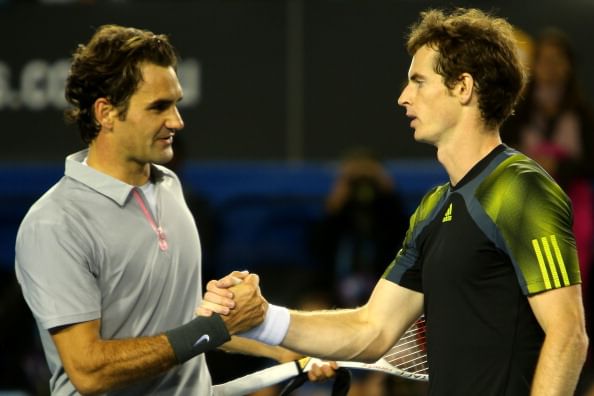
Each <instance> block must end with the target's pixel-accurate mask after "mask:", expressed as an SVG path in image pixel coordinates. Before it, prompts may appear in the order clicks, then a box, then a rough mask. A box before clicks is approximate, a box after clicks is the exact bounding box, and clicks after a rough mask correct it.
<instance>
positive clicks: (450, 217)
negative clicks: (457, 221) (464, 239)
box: [441, 204, 452, 223]
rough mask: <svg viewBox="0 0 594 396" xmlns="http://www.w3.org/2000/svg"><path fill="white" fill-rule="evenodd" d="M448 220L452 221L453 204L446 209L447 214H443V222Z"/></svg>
mask: <svg viewBox="0 0 594 396" xmlns="http://www.w3.org/2000/svg"><path fill="white" fill-rule="evenodd" d="M446 221H452V204H450V206H448V210H446V212H445V215H443V219H441V222H442V223H445V222H446Z"/></svg>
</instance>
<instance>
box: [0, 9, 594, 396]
mask: <svg viewBox="0 0 594 396" xmlns="http://www.w3.org/2000/svg"><path fill="white" fill-rule="evenodd" d="M13 1H14V0H13ZM125 1H126V0H111V1H107V0H106V1H104V2H114V3H116V2H125ZM9 2H10V1H9V0H3V1H2V0H0V4H2V3H9ZM31 2H33V1H32V0H31ZM37 2H40V3H48V4H49V3H87V4H92V3H99V2H101V1H100V0H97V1H93V0H37ZM518 39H519V42H520V44H521V45H520V48H521V50H522V51H523V52H524V58H525V60H526V62H527V65H528V66H529V68H530V70H531V79H530V83H529V85H528V87H527V89H526V91H525V93H524V97H523V101H522V103H521V104H520V105H519V106H518V108H517V109H516V111H515V114H514V116H513V117H511V118H510V119H509V120H508V122H506V124H505V125H504V126H503V128H502V136H503V139H504V142H506V143H507V144H508V145H510V146H512V147H515V148H517V149H518V150H520V151H522V152H524V153H526V154H527V155H529V156H531V157H532V158H534V159H536V160H537V161H538V162H539V163H540V164H541V165H542V166H543V167H544V168H545V169H546V170H547V171H548V172H549V173H550V174H551V175H552V176H553V177H554V178H555V179H556V180H557V181H558V182H559V183H560V184H561V185H562V186H563V187H564V189H565V191H566V192H567V194H568V195H569V196H570V198H571V201H572V203H573V210H574V232H575V235H576V242H577V246H578V253H579V257H580V265H581V271H582V280H583V284H582V289H583V293H584V301H585V304H586V312H587V316H588V325H589V327H590V332H589V333H590V335H591V337H592V329H594V324H593V319H594V318H593V316H594V315H593V314H592V309H593V308H594V306H593V304H594V290H593V289H594V285H592V281H594V279H593V277H594V271H592V261H593V256H594V251H593V249H594V239H593V235H594V191H593V188H594V162H593V161H592V160H591V158H592V156H593V155H594V115H593V114H594V113H593V110H592V104H591V103H590V102H589V100H588V95H587V94H586V93H584V92H582V91H581V89H580V87H581V85H580V81H579V80H578V77H577V72H576V70H577V68H578V66H579V65H578V62H577V61H576V59H577V58H576V54H575V53H574V50H573V47H572V43H571V41H570V39H569V38H568V36H567V35H566V34H565V33H564V32H563V31H561V30H559V29H556V28H546V29H543V30H542V32H541V33H540V34H539V35H537V36H535V37H531V36H529V35H527V34H525V33H523V32H520V31H519V32H518ZM180 150H181V147H180ZM180 156H181V152H180ZM171 166H172V167H173V168H174V169H176V170H177V171H179V172H180V173H183V168H182V167H183V166H184V164H183V163H178V162H176V163H174V164H171ZM329 191H330V192H329V194H328V196H327V197H326V199H325V202H323V205H324V208H325V212H324V215H323V216H321V217H320V218H319V219H318V221H317V222H316V223H315V224H313V225H312V226H311V227H310V228H309V229H308V230H306V231H307V233H308V240H309V242H310V243H309V249H310V252H309V255H310V256H311V257H312V259H313V260H314V265H313V267H314V268H315V271H314V272H313V273H308V278H307V279H302V275H303V274H299V271H298V270H296V272H295V273H290V272H289V273H287V272H285V273H284V279H285V280H286V281H287V282H291V279H299V280H300V281H302V284H301V293H299V298H298V299H297V300H295V299H294V297H295V295H293V294H292V295H291V296H287V294H286V293H287V290H289V289H290V288H288V287H283V285H280V287H278V288H277V289H274V290H272V292H269V293H268V294H266V296H267V298H269V299H270V300H271V301H281V302H283V301H286V300H287V299H293V301H287V305H289V306H292V307H295V308H301V309H317V308H324V307H327V308H330V307H353V306H357V305H360V304H362V303H364V302H365V301H366V299H367V297H368V295H369V293H370V292H371V288H372V287H373V285H374V284H375V282H376V280H377V278H378V277H379V276H381V274H382V273H383V271H384V270H385V267H386V266H387V264H389V263H390V261H391V260H392V258H393V257H394V255H395V254H396V251H397V250H398V248H399V244H400V242H401V241H402V239H403V238H404V233H405V232H406V229H407V227H408V217H409V216H410V212H409V210H408V206H407V205H406V204H405V203H404V202H403V197H402V195H401V194H400V191H399V181H398V180H394V179H393V178H391V177H390V175H389V174H388V173H387V172H386V170H385V168H384V167H383V166H382V159H381V158H377V157H376V156H375V155H374V154H373V153H372V152H371V151H369V150H366V149H365V148H354V149H353V150H352V151H350V152H348V153H345V156H344V158H343V159H342V160H341V161H340V164H339V165H338V166H337V167H336V180H335V181H334V183H333V185H332V186H330V187H329ZM187 194H188V203H189V205H190V207H191V209H192V210H193V211H194V212H195V215H196V219H197V223H198V228H199V232H200V234H201V238H202V243H203V249H204V252H205V265H204V268H205V272H206V273H205V280H209V279H210V278H209V276H214V274H215V273H216V272H215V271H212V268H211V271H210V272H209V264H208V259H209V255H212V254H213V253H212V252H214V251H216V250H217V249H218V248H219V247H218V246H217V244H218V241H219V240H220V239H221V238H220V234H219V233H220V232H221V229H220V227H219V224H218V218H217V213H216V211H214V210H213V209H212V207H210V206H209V202H208V200H207V199H205V198H204V197H203V196H201V195H200V192H199V191H188V192H187ZM239 264H240V263H239ZM8 266H9V265H8ZM8 266H4V268H6V267H8ZM278 268H281V269H282V268H283V267H282V263H278ZM250 270H252V271H255V272H261V276H262V282H263V284H264V285H266V284H267V283H272V279H273V277H274V279H275V281H274V282H275V283H278V282H280V280H279V278H278V276H277V275H278V274H275V273H274V272H273V271H272V270H271V269H270V268H261V269H259V268H250ZM283 271H284V270H283ZM0 323H2V325H1V326H0V340H1V341H0V342H1V344H0V395H3V394H6V395H8V394H11V395H12V394H14V395H19V394H22V395H31V396H41V395H47V394H48V390H47V388H48V387H47V381H48V378H49V373H48V370H47V367H46V366H45V361H44V357H43V355H42V352H41V347H40V345H39V340H38V336H37V334H36V327H35V325H34V323H33V318H32V316H31V314H30V312H29V310H28V308H27V306H26V304H25V303H24V301H23V300H22V297H21V295H20V289H19V287H18V284H17V283H16V280H15V278H14V274H13V273H11V272H8V273H3V274H2V276H1V277H0ZM207 359H208V361H209V367H210V370H211V372H212V375H213V380H214V382H215V383H217V382H223V381H225V380H229V379H231V378H235V377H237V376H239V375H242V374H245V373H247V372H249V371H253V370H255V369H257V368H261V367H264V366H266V365H269V364H271V362H268V361H263V360H260V359H258V358H251V357H240V356H228V355H226V354H224V353H222V352H221V353H219V352H212V353H209V354H208V356H207ZM593 364H594V362H593V361H592V354H590V358H589V361H588V364H587V366H586V368H585V369H584V372H583V375H582V381H581V383H580V388H579V390H578V394H579V395H582V396H593V395H594V365H593ZM353 381H354V382H353V387H352V389H351V393H350V395H352V396H358V395H367V396H374V395H378V396H379V395H410V396H412V395H422V394H424V392H426V387H425V385H424V384H418V383H412V382H407V381H403V380H398V379H394V378H389V377H388V376H386V375H384V374H377V373H356V374H355V375H354V379H353ZM328 389H329V386H328V385H315V386H314V385H308V386H306V387H304V388H303V389H301V390H300V391H298V394H299V395H306V394H307V395H318V394H319V395H322V394H328ZM3 390H5V391H3ZM274 392H278V388H276V389H273V390H271V389H268V390H264V391H262V392H261V393H260V394H261V395H265V394H275V393H274Z"/></svg>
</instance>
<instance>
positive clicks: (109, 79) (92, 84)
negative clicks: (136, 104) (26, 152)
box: [65, 25, 177, 144]
mask: <svg viewBox="0 0 594 396" xmlns="http://www.w3.org/2000/svg"><path fill="white" fill-rule="evenodd" d="M143 62H148V63H151V64H156V65H159V66H164V67H168V66H171V67H173V68H176V67H177V53H176V51H175V49H174V48H173V46H172V45H171V43H170V42H169V39H168V37H167V36H165V35H156V34H154V33H152V32H150V31H147V30H140V29H136V28H131V27H123V26H117V25H104V26H101V27H99V28H98V29H97V31H96V32H95V34H94V35H93V37H92V38H91V40H90V41H89V42H88V43H87V44H86V45H84V44H79V46H78V48H77V49H76V51H75V52H74V54H73V57H72V64H71V66H70V73H69V75H68V79H67V81H66V92H65V96H66V100H67V101H68V103H70V104H71V105H72V108H69V109H67V110H66V112H65V115H66V119H67V120H68V121H70V122H72V123H76V124H77V125H78V129H79V131H80V135H81V138H82V140H83V141H84V142H85V143H87V144H88V143H90V142H91V141H93V139H95V137H96V136H97V134H98V133H99V129H100V125H99V123H98V122H97V120H96V119H95V114H94V112H93V105H94V103H95V101H96V100H97V99H98V98H107V99H108V100H109V102H110V103H111V104H112V105H114V106H115V107H116V108H117V109H118V112H119V117H120V118H121V119H124V118H125V117H126V112H127V110H128V105H129V102H130V97H131V96H132V94H134V92H135V91H136V89H137V87H138V84H139V83H140V81H141V80H142V72H141V70H140V66H141V64H142V63H143Z"/></svg>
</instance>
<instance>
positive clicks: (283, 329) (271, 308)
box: [237, 304, 291, 345]
mask: <svg viewBox="0 0 594 396" xmlns="http://www.w3.org/2000/svg"><path fill="white" fill-rule="evenodd" d="M290 323H291V314H290V313H289V310H288V309H287V308H285V307H280V306H278V305H273V304H268V310H267V311H266V316H265V317H264V321H263V322H262V323H260V324H259V325H258V326H256V327H254V328H253V329H250V330H248V331H246V332H243V333H239V334H237V335H238V336H240V337H245V338H251V339H253V340H257V341H261V342H263V343H265V344H268V345H279V344H280V343H281V342H282V341H283V340H284V339H285V336H286V335H287V331H288V330H289V324H290Z"/></svg>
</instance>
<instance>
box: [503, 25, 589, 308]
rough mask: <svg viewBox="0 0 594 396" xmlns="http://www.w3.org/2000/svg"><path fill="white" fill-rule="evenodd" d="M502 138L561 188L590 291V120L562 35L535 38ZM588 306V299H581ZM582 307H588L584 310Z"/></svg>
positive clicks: (570, 50)
mask: <svg viewBox="0 0 594 396" xmlns="http://www.w3.org/2000/svg"><path fill="white" fill-rule="evenodd" d="M503 136H504V141H506V142H507V143H508V144H510V145H512V146H514V147H516V148H517V149H519V150H520V151H522V152H524V153H525V154H527V155H528V156H530V157H532V158H534V159H535V160H537V161H538V162H539V163H540V164H541V165H542V166H543V167H544V168H545V169H546V170H547V171H548V172H549V173H550V174H551V175H552V176H553V177H555V179H557V181H558V182H559V184H560V185H561V186H562V187H563V188H564V189H565V191H566V192H567V194H568V195H569V197H570V198H571V201H572V205H573V210H574V225H573V228H574V233H575V237H576V244H577V247H578V256H579V261H580V270H581V273H582V281H583V284H582V289H583V293H584V295H585V296H589V295H590V294H589V293H590V290H589V288H590V285H589V282H588V280H589V279H591V275H592V274H590V269H591V266H592V265H591V264H592V254H593V251H592V248H593V239H592V235H594V213H593V196H594V194H593V191H592V177H593V176H594V172H593V163H592V161H589V160H588V158H589V157H591V156H592V154H594V118H593V116H592V109H591V107H590V104H589V103H588V102H587V101H586V99H585V97H584V96H583V94H582V93H581V91H580V84H579V82H578V79H577V74H576V60H575V55H574V51H573V48H572V45H571V43H570V41H569V39H568V37H567V36H566V35H565V34H564V33H563V32H562V31H560V30H557V29H553V28H548V29H545V30H544V31H543V32H542V33H541V34H540V36H539V37H538V38H537V40H536V42H535V47H534V54H533V61H532V78H531V81H530V82H529V84H528V86H527V89H526V91H525V93H524V100H523V102H522V103H521V105H520V106H519V107H518V109H517V111H516V115H515V117H511V118H510V119H509V120H508V122H507V123H506V124H505V125H504V128H503ZM585 302H586V306H588V298H585ZM587 311H588V310H587Z"/></svg>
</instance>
